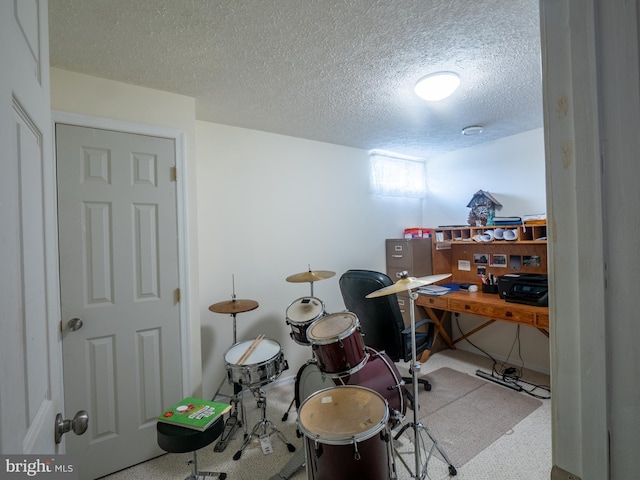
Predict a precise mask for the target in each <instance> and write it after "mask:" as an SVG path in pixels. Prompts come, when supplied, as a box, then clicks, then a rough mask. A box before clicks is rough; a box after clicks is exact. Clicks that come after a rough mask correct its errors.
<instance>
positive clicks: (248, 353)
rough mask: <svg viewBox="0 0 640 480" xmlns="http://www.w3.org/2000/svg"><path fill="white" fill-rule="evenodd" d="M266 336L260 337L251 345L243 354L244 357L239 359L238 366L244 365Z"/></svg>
mask: <svg viewBox="0 0 640 480" xmlns="http://www.w3.org/2000/svg"><path fill="white" fill-rule="evenodd" d="M263 338H264V335H258V337H257V338H256V339H255V340H254V341H253V342H252V343H251V345H249V348H247V350H246V351H245V352H244V353H243V354H242V356H241V357H240V358H239V359H238V365H242V364H243V363H244V362H245V361H246V360H247V358H249V356H250V355H251V354H252V353H253V351H254V350H255V349H256V347H257V346H258V344H259V343H260V342H261V341H262V339H263Z"/></svg>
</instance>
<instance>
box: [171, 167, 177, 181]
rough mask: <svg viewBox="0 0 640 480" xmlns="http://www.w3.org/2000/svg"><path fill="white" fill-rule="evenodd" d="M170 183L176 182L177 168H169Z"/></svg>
mask: <svg viewBox="0 0 640 480" xmlns="http://www.w3.org/2000/svg"><path fill="white" fill-rule="evenodd" d="M171 181H172V182H177V181H178V167H171Z"/></svg>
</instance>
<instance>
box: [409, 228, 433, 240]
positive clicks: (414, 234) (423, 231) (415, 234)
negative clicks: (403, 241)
mask: <svg viewBox="0 0 640 480" xmlns="http://www.w3.org/2000/svg"><path fill="white" fill-rule="evenodd" d="M432 233H433V232H432V229H431V228H421V227H414V228H405V229H404V238H429V237H431V234H432Z"/></svg>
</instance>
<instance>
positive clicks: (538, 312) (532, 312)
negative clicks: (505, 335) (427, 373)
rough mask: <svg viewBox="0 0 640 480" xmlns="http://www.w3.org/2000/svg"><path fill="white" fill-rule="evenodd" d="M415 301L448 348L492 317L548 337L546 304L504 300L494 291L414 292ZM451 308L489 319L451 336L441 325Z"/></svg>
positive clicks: (478, 329)
mask: <svg viewBox="0 0 640 480" xmlns="http://www.w3.org/2000/svg"><path fill="white" fill-rule="evenodd" d="M415 303H416V306H418V307H420V308H422V309H424V311H425V313H426V314H427V315H428V316H429V318H430V319H431V320H432V321H433V323H434V324H435V325H436V334H435V335H436V338H437V337H438V335H442V338H443V340H444V341H445V342H446V344H447V345H448V346H449V348H452V349H455V348H456V347H455V344H456V343H458V342H460V341H462V340H464V339H465V338H467V337H469V336H471V335H473V334H474V333H476V332H478V331H480V330H482V329H483V328H485V327H487V326H489V325H491V324H492V323H493V322H495V321H496V320H500V321H504V322H511V323H517V324H520V325H528V326H530V327H535V328H537V329H538V330H539V331H540V332H542V333H543V334H544V335H545V336H547V338H548V337H549V308H548V307H534V306H531V305H523V304H520V303H511V302H507V301H505V300H503V299H501V298H500V296H499V295H497V294H489V293H482V292H473V293H470V292H465V291H458V292H452V293H447V294H446V295H440V296H433V295H418V298H417V299H416V301H415ZM451 312H454V313H468V314H470V315H477V316H480V317H485V318H489V320H488V321H486V322H485V323H483V324H482V325H480V326H479V327H476V328H474V329H473V330H471V331H470V332H468V333H466V334H465V335H462V336H461V337H458V338H455V339H451V338H450V337H449V335H448V334H447V332H446V330H445V329H444V327H443V321H444V320H445V319H446V316H447V315H450V314H451ZM434 342H435V339H434ZM425 353H426V357H425V355H423V356H422V358H421V361H423V362H424V361H426V360H427V358H429V356H428V353H427V352H425Z"/></svg>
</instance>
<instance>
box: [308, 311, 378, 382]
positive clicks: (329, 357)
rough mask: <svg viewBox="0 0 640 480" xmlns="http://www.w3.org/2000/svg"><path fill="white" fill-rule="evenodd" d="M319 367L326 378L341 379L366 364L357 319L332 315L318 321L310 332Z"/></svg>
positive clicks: (342, 315)
mask: <svg viewBox="0 0 640 480" xmlns="http://www.w3.org/2000/svg"><path fill="white" fill-rule="evenodd" d="M307 338H308V339H309V342H311V346H312V349H313V353H314V354H315V356H316V360H317V361H318V367H320V370H321V371H322V373H324V374H325V375H328V376H330V377H341V376H344V375H348V374H351V373H353V372H356V371H358V370H359V369H361V368H362V367H363V366H364V364H365V363H367V357H368V356H369V355H368V353H366V351H365V348H364V340H363V339H362V333H360V322H359V321H358V317H356V315H355V314H353V313H351V312H341V313H333V314H330V315H325V316H324V317H322V318H320V319H318V320H316V321H315V322H313V323H312V324H311V326H309V329H308V330H307Z"/></svg>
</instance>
